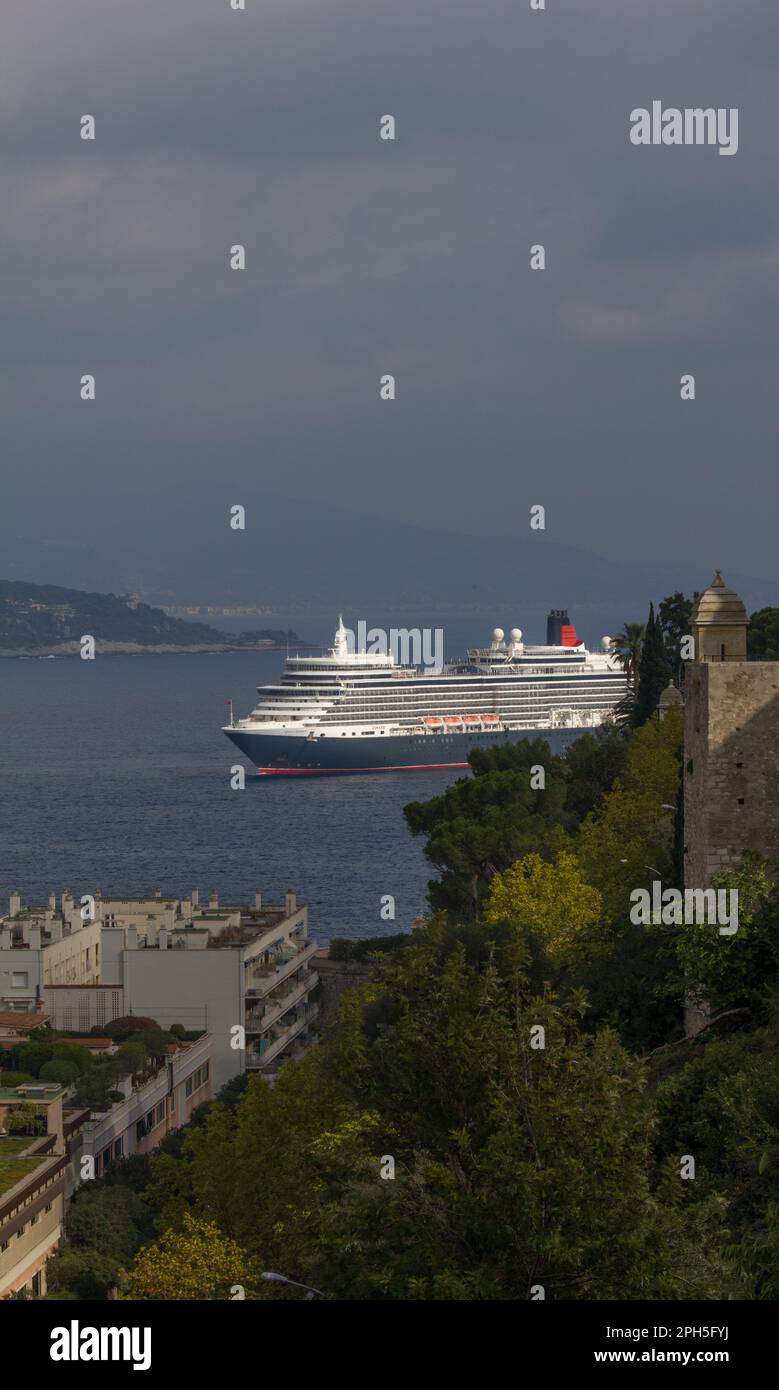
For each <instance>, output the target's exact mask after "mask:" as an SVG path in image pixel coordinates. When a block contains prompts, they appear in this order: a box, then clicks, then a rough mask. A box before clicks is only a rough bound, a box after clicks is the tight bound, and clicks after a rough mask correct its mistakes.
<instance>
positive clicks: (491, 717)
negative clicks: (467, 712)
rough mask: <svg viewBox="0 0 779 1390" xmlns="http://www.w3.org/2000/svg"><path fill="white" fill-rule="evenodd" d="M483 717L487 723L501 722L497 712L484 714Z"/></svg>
mask: <svg viewBox="0 0 779 1390" xmlns="http://www.w3.org/2000/svg"><path fill="white" fill-rule="evenodd" d="M482 719H483V720H484V723H485V724H498V723H499V722H500V721H499V718H498V715H497V714H483V715H482Z"/></svg>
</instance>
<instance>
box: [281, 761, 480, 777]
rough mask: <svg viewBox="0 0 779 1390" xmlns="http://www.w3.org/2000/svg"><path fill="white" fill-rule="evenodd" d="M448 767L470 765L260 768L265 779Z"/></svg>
mask: <svg viewBox="0 0 779 1390" xmlns="http://www.w3.org/2000/svg"><path fill="white" fill-rule="evenodd" d="M448 767H470V763H398V764H397V766H393V767H258V768H257V771H258V772H259V773H260V774H261V775H262V776H264V777H303V776H305V777H307V776H310V775H311V774H312V773H313V774H315V775H316V774H326V773H328V772H427V771H428V770H431V771H443V770H444V769H446V768H448Z"/></svg>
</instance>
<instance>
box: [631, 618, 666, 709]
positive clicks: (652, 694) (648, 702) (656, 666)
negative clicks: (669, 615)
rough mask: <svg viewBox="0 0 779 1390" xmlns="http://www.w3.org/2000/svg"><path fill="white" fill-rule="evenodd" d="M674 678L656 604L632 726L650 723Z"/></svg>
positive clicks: (641, 664) (644, 649)
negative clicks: (661, 698)
mask: <svg viewBox="0 0 779 1390" xmlns="http://www.w3.org/2000/svg"><path fill="white" fill-rule="evenodd" d="M670 675H671V668H670V666H669V664H668V657H667V655H666V650H665V644H664V641H663V634H662V630H661V627H660V624H659V623H658V621H657V620H656V618H655V608H654V604H653V603H650V605H649V617H648V619H647V624H646V628H645V630H644V641H643V643H642V647H641V660H640V662H639V670H638V689H637V691H636V696H635V704H634V707H633V712H632V717H631V723H632V724H633V725H634V726H640V725H641V724H646V722H647V720H648V719H650V718H651V716H652V715H653V714H654V713H655V711H656V710H657V705H658V701H659V699H660V696H661V694H662V692H663V690H664V689H665V687H666V686H667V684H668V681H669V679H670Z"/></svg>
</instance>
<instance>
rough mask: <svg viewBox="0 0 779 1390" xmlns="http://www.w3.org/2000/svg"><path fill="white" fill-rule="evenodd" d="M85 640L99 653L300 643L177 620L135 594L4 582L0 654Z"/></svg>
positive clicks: (287, 636) (277, 634)
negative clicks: (87, 638) (88, 638)
mask: <svg viewBox="0 0 779 1390" xmlns="http://www.w3.org/2000/svg"><path fill="white" fill-rule="evenodd" d="M85 635H89V636H91V637H94V638H95V643H96V646H97V648H98V650H100V649H102V650H106V649H109V650H111V649H117V648H126V649H130V650H132V649H138V650H140V649H165V650H173V649H181V650H191V649H199V650H203V649H207V650H223V649H225V648H228V647H246V648H252V647H256V646H259V645H267V644H268V643H274V644H275V643H282V642H286V641H288V640H289V641H297V640H298V639H297V638H296V635H295V634H294V633H291V632H289V633H288V632H283V631H279V630H274V629H266V630H263V631H258V632H244V633H240V634H238V635H236V634H233V633H227V632H221V631H220V630H219V629H218V628H214V627H210V626H209V625H208V624H207V623H190V622H186V621H184V620H183V619H181V618H171V617H169V616H168V614H167V613H164V612H163V611H162V609H160V608H152V607H150V606H149V604H146V603H142V602H141V601H140V598H139V597H138V596H137V595H136V594H132V593H129V594H124V595H123V596H121V597H117V595H116V594H99V593H89V592H84V591H82V590H80V589H66V588H63V587H61V586H59V585H56V584H30V583H27V582H25V581H16V580H7V579H6V580H0V653H4V654H6V655H8V654H16V653H20V652H34V651H39V650H41V649H47V650H49V651H65V650H68V649H71V648H76V647H78V646H79V644H80V642H81V639H82V637H83V636H85Z"/></svg>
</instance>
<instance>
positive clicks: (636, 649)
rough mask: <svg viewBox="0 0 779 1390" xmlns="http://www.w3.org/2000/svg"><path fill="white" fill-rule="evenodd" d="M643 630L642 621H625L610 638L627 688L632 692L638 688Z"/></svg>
mask: <svg viewBox="0 0 779 1390" xmlns="http://www.w3.org/2000/svg"><path fill="white" fill-rule="evenodd" d="M644 632H645V628H644V624H643V623H625V624H624V626H623V628H622V629H621V631H620V632H618V633H617V635H616V637H614V638H613V639H612V650H613V652H614V655H615V656H616V658H617V660H618V661H619V663H620V665H621V666H622V669H623V671H624V672H625V675H626V676H627V681H628V689H629V691H631V692H632V693H635V691H636V690H637V688H638V672H639V668H640V665H641V649H642V646H643V642H644Z"/></svg>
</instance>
